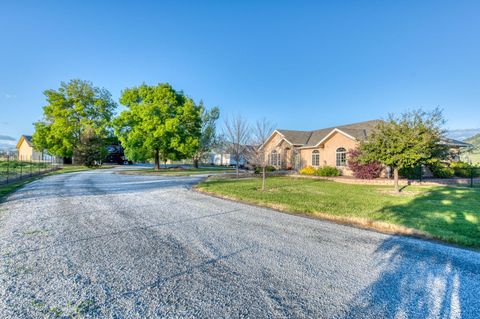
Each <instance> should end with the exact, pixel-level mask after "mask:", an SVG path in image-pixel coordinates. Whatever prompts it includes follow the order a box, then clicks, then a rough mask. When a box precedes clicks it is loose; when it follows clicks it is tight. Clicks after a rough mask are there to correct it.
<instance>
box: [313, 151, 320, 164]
mask: <svg viewBox="0 0 480 319" xmlns="http://www.w3.org/2000/svg"><path fill="white" fill-rule="evenodd" d="M312 166H320V152H319V151H317V150H314V151H313V152H312Z"/></svg>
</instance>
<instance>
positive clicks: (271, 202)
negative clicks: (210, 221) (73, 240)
mask: <svg viewBox="0 0 480 319" xmlns="http://www.w3.org/2000/svg"><path fill="white" fill-rule="evenodd" d="M260 186H261V180H260V179H256V178H255V179H242V180H220V179H217V180H215V179H211V180H207V181H204V182H202V183H201V184H199V185H198V189H199V190H200V191H204V192H207V193H211V194H217V195H220V196H222V197H226V198H230V199H234V200H241V201H244V202H247V203H252V204H257V205H261V206H266V207H270V208H274V209H278V210H281V211H285V212H291V213H300V214H306V215H309V216H312V217H318V218H322V219H328V220H333V221H336V222H340V223H345V224H352V225H356V226H360V227H366V228H371V229H376V230H379V231H382V232H387V233H398V234H409V235H415V236H422V237H427V238H432V239H438V240H442V241H445V242H449V243H453V244H458V245H462V246H467V247H471V248H476V249H478V248H480V189H478V188H474V189H471V188H461V187H447V186H435V187H432V186H408V187H407V188H405V189H404V190H403V194H401V195H395V194H392V193H391V192H390V190H391V186H372V185H351V184H343V183H336V182H332V181H325V180H310V179H296V178H291V177H272V178H268V179H267V190H266V191H265V192H262V191H260V189H261V188H260Z"/></svg>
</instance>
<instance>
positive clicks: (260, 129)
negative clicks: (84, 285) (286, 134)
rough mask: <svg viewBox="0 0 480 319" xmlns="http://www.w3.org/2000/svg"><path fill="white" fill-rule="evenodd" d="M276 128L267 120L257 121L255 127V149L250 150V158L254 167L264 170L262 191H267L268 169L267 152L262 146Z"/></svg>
mask: <svg viewBox="0 0 480 319" xmlns="http://www.w3.org/2000/svg"><path fill="white" fill-rule="evenodd" d="M274 128H275V126H274V125H272V124H271V123H270V122H269V121H268V120H267V119H265V118H263V119H262V120H259V121H257V122H256V123H255V126H254V127H253V144H254V148H253V149H250V154H248V158H249V160H250V161H251V162H252V163H253V164H254V165H256V166H258V167H261V168H262V191H265V184H266V167H267V165H268V158H267V154H266V150H265V148H264V147H262V146H263V145H264V144H265V143H266V142H267V139H268V138H269V137H270V135H272V133H273V131H274Z"/></svg>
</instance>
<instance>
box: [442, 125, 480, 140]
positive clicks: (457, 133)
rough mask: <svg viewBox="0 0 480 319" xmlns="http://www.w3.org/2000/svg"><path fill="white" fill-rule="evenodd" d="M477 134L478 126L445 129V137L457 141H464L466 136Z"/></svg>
mask: <svg viewBox="0 0 480 319" xmlns="http://www.w3.org/2000/svg"><path fill="white" fill-rule="evenodd" d="M477 134H480V128H472V129H463V130H451V131H447V137H449V138H453V139H455V140H459V141H466V140H467V139H468V138H470V137H472V136H474V135H477Z"/></svg>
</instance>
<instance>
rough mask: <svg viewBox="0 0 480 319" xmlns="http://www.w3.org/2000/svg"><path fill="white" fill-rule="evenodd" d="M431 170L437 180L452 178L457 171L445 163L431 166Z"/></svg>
mask: <svg viewBox="0 0 480 319" xmlns="http://www.w3.org/2000/svg"><path fill="white" fill-rule="evenodd" d="M430 170H431V171H432V174H433V176H434V177H437V178H451V177H453V176H454V175H455V170H454V169H453V168H451V167H449V166H448V165H446V164H443V163H438V164H435V165H431V166H430Z"/></svg>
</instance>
